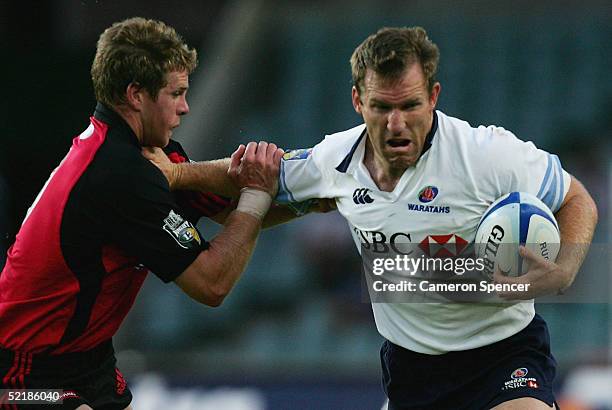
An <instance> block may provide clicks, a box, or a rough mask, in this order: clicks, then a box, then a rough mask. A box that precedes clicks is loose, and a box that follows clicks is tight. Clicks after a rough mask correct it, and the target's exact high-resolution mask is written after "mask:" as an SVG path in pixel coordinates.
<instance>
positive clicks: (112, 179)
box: [84, 132, 169, 195]
mask: <svg viewBox="0 0 612 410" xmlns="http://www.w3.org/2000/svg"><path fill="white" fill-rule="evenodd" d="M115 137H116V136H115V135H113V134H112V133H110V132H109V135H108V138H107V139H106V141H105V142H104V144H103V145H102V146H101V147H100V150H99V151H98V153H97V154H96V157H95V158H94V159H93V161H92V163H91V165H90V166H89V167H88V170H87V175H84V176H85V177H86V179H87V182H88V184H87V185H89V186H90V188H91V189H93V190H94V191H95V192H97V190H103V192H102V193H101V194H102V195H104V194H111V193H121V194H130V195H137V194H140V195H142V194H146V192H147V191H148V190H153V191H160V190H161V191H168V192H169V186H168V182H167V180H166V178H165V177H164V176H163V174H162V173H161V171H159V170H158V169H157V168H156V167H155V166H154V165H153V164H151V163H150V162H149V161H148V160H147V159H146V158H144V157H143V156H142V155H141V153H140V149H139V147H138V146H136V145H135V144H133V143H132V142H131V141H128V140H125V139H123V138H115Z"/></svg>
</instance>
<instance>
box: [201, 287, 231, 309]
mask: <svg viewBox="0 0 612 410" xmlns="http://www.w3.org/2000/svg"><path fill="white" fill-rule="evenodd" d="M230 291H231V288H228V287H227V286H224V285H223V284H220V283H212V284H207V285H206V286H205V288H204V289H202V290H201V292H200V297H199V298H198V301H199V302H200V303H202V304H204V305H206V306H210V307H219V306H221V305H222V304H223V301H224V300H225V298H226V297H227V295H229V293H230Z"/></svg>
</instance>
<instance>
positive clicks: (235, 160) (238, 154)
mask: <svg viewBox="0 0 612 410" xmlns="http://www.w3.org/2000/svg"><path fill="white" fill-rule="evenodd" d="M245 151H246V147H245V146H244V145H242V144H240V145H239V146H238V148H236V151H234V152H233V153H232V156H231V157H230V158H231V161H230V170H231V169H236V168H238V167H239V166H240V161H241V160H242V156H243V155H244V152H245Z"/></svg>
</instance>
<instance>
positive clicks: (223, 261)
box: [205, 211, 261, 298]
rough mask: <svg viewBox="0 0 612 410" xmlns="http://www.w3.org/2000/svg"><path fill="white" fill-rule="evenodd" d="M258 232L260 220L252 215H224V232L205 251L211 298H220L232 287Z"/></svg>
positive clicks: (233, 212) (237, 213)
mask: <svg viewBox="0 0 612 410" xmlns="http://www.w3.org/2000/svg"><path fill="white" fill-rule="evenodd" d="M260 229H261V221H259V220H258V219H257V218H255V217H253V216H252V215H249V214H246V213H243V212H240V211H232V212H231V213H230V214H229V215H228V217H227V219H226V220H225V223H224V229H223V230H222V231H221V232H220V233H219V234H218V235H217V236H216V237H215V238H214V239H213V240H212V241H211V242H210V247H209V249H208V250H207V251H205V254H207V255H206V259H208V263H209V264H210V266H208V269H207V270H206V271H207V272H208V273H209V275H210V277H209V278H207V281H208V283H209V286H210V288H211V293H212V294H213V295H216V296H218V297H221V298H223V297H225V295H227V294H228V293H229V292H230V291H231V289H232V288H233V287H234V284H235V283H236V281H237V280H238V279H239V278H240V275H241V274H242V272H243V271H244V269H245V267H246V265H247V264H248V262H249V260H250V258H251V255H252V253H253V249H254V248H255V244H256V242H257V236H258V234H259V231H260Z"/></svg>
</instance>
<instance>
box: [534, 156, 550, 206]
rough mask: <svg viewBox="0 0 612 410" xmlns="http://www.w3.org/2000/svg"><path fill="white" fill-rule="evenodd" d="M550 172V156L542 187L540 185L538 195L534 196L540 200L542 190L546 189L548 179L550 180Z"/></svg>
mask: <svg viewBox="0 0 612 410" xmlns="http://www.w3.org/2000/svg"><path fill="white" fill-rule="evenodd" d="M551 171H552V158H551V156H550V155H548V164H547V165H546V173H545V174H544V179H542V185H540V190H539V191H538V194H537V195H536V196H537V197H538V198H539V199H542V194H543V193H544V188H545V187H546V184H547V183H548V182H549V181H548V180H549V178H550V173H551Z"/></svg>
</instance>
